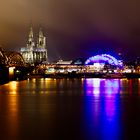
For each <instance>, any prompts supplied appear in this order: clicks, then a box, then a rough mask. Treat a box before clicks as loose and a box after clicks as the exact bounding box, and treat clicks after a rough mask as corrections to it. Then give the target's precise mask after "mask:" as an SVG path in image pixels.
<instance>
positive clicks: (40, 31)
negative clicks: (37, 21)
mask: <svg viewBox="0 0 140 140" xmlns="http://www.w3.org/2000/svg"><path fill="white" fill-rule="evenodd" d="M39 37H44V35H43V32H42V28H41V27H40V29H39Z"/></svg>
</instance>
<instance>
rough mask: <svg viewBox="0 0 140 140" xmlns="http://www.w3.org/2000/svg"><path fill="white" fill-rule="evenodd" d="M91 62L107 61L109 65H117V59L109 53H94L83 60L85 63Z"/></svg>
mask: <svg viewBox="0 0 140 140" xmlns="http://www.w3.org/2000/svg"><path fill="white" fill-rule="evenodd" d="M93 63H108V64H110V65H114V66H119V62H118V60H117V59H116V58H115V57H113V56H111V55H109V54H101V55H95V56H92V57H90V58H88V59H87V60H86V61H85V64H86V65H89V64H93Z"/></svg>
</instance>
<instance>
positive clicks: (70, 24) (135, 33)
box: [0, 0, 140, 60]
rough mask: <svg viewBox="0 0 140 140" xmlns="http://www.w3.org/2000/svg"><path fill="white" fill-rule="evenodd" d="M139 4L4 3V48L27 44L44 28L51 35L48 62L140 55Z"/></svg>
mask: <svg viewBox="0 0 140 140" xmlns="http://www.w3.org/2000/svg"><path fill="white" fill-rule="evenodd" d="M139 4H140V2H139V1H132V0H128V1H127V2H125V1H120V0H118V1H111V0H108V1H102V0H98V1H96V0H94V1H91V0H86V1H82V2H81V1H80V0H77V1H76V2H75V1H72V0H71V1H69V0H67V1H64V0H59V1H54V0H48V1H45V0H41V1H32V0H31V1H27V0H24V1H23V0H13V1H10V2H9V1H7V0H6V1H3V2H2V3H1V5H0V9H1V12H0V21H1V22H0V27H1V28H0V44H1V46H2V47H4V48H5V49H10V50H20V48H21V47H25V46H26V40H27V36H28V29H29V26H30V23H32V25H33V28H34V31H35V32H37V29H38V28H39V27H40V26H41V27H42V28H43V31H44V33H45V35H46V34H47V35H48V56H49V59H51V60H55V59H59V58H60V59H61V58H64V59H66V58H67V59H70V58H77V57H83V56H84V57H90V56H92V55H94V53H105V52H106V53H108V52H109V51H111V52H116V53H118V52H121V53H123V54H124V55H125V56H127V57H132V56H134V58H135V57H137V56H140V54H139V51H140V28H139V27H140V26H139V25H140V15H139V13H140V9H139Z"/></svg>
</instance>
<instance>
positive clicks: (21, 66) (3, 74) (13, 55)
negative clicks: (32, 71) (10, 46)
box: [0, 48, 29, 82]
mask: <svg viewBox="0 0 140 140" xmlns="http://www.w3.org/2000/svg"><path fill="white" fill-rule="evenodd" d="M28 72H29V67H27V65H26V63H25V61H24V59H23V57H22V55H21V54H20V53H18V52H15V51H5V50H4V49H3V48H0V82H3V80H5V81H7V80H16V79H24V77H25V76H26V75H27V73H28Z"/></svg>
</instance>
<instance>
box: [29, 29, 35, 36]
mask: <svg viewBox="0 0 140 140" xmlns="http://www.w3.org/2000/svg"><path fill="white" fill-rule="evenodd" d="M33 36H34V35H33V27H32V26H31V27H30V31H29V38H33Z"/></svg>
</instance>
